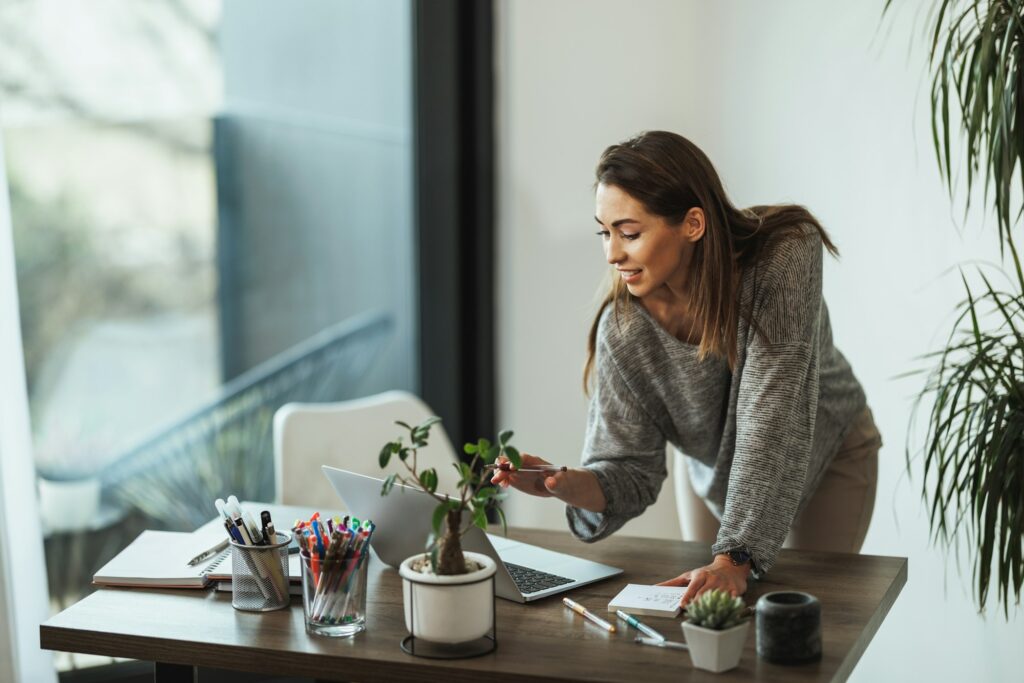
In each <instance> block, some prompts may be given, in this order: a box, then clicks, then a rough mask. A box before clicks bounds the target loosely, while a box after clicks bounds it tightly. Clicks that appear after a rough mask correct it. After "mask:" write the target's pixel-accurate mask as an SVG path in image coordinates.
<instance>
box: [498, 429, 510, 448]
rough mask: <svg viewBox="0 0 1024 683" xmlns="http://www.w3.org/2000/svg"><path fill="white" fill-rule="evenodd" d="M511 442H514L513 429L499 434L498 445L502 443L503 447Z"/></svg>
mask: <svg viewBox="0 0 1024 683" xmlns="http://www.w3.org/2000/svg"><path fill="white" fill-rule="evenodd" d="M511 440H512V430H511V429H506V430H505V431H503V432H502V433H501V434H498V443H500V444H501V445H502V446H505V445H506V444H508V442H509V441H511Z"/></svg>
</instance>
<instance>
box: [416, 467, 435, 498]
mask: <svg viewBox="0 0 1024 683" xmlns="http://www.w3.org/2000/svg"><path fill="white" fill-rule="evenodd" d="M420 485H421V486H422V487H423V488H424V489H426V490H427V491H429V492H430V493H434V492H435V491H437V470H435V469H434V468H433V467H431V468H428V469H425V470H423V471H422V472H420Z"/></svg>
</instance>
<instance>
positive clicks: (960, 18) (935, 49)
mask: <svg viewBox="0 0 1024 683" xmlns="http://www.w3.org/2000/svg"><path fill="white" fill-rule="evenodd" d="M890 4H892V0H888V1H887V2H886V5H885V10H886V11H887V10H888V9H889V6H890ZM935 5H936V6H935V12H934V13H933V14H932V15H931V17H932V19H931V21H933V22H934V23H933V25H932V26H930V27H929V29H930V30H929V33H930V34H931V38H932V39H931V43H930V46H931V47H930V52H929V69H930V71H931V114H932V116H931V120H932V139H933V143H934V148H935V155H936V159H937V161H938V167H939V171H940V174H941V175H942V177H943V178H944V180H945V181H946V185H947V188H948V191H949V193H950V195H952V193H953V182H952V179H953V169H952V164H951V159H952V158H953V157H954V156H959V155H958V154H955V153H954V152H955V150H954V147H957V146H959V145H960V144H961V143H962V144H963V146H964V150H963V151H964V152H965V156H964V161H965V162H966V170H967V173H966V181H967V182H966V185H965V186H964V189H965V193H966V194H965V197H966V204H965V214H966V211H967V210H968V209H969V208H970V196H971V190H972V188H973V187H974V185H975V183H976V182H977V181H978V179H979V176H980V175H983V176H984V180H985V182H984V188H985V192H984V197H985V201H986V202H989V201H990V202H991V204H990V208H992V209H994V210H995V215H996V220H997V224H998V236H999V244H1000V253H1001V255H1002V256H1003V258H1004V259H1005V257H1006V254H1007V252H1009V254H1010V256H1011V259H1012V262H1013V266H1014V274H1013V275H1011V276H1010V287H1011V291H999V290H997V289H996V288H995V287H993V286H992V284H991V282H990V281H989V279H988V278H987V277H986V276H985V274H984V273H980V278H981V281H982V283H983V286H980V287H976V289H975V290H974V291H976V292H978V295H977V296H976V295H975V293H974V291H972V289H971V288H970V287H969V286H968V283H967V280H966V278H965V277H964V276H963V274H962V273H961V278H962V279H963V282H964V287H965V289H966V298H965V300H963V301H962V302H961V303H960V305H959V315H958V316H957V318H956V322H955V323H954V325H953V330H952V332H951V333H950V335H949V338H948V340H947V343H946V347H945V348H944V349H942V350H940V351H937V352H935V353H933V354H930V356H928V358H930V359H932V360H936V359H937V367H935V368H934V369H933V370H931V372H930V373H929V376H928V380H927V382H926V385H925V388H924V389H923V390H922V391H921V393H920V395H919V396H918V399H917V401H916V403H915V410H914V412H915V413H917V412H920V410H921V409H922V407H924V405H925V404H926V399H931V400H932V401H933V403H932V404H931V407H930V409H929V410H928V411H927V412H926V415H927V420H928V424H927V434H926V438H925V442H924V446H923V448H922V451H923V453H924V477H923V479H922V486H921V489H922V497H923V498H924V500H925V504H926V505H927V507H928V508H929V526H930V528H931V533H932V537H933V539H934V540H936V541H938V542H940V543H941V545H942V546H943V547H944V548H946V550H947V551H948V549H949V548H950V547H951V546H953V547H959V544H958V540H959V538H960V536H966V544H965V545H966V547H968V548H969V549H970V555H971V556H972V563H973V575H974V582H975V598H976V600H977V602H978V606H979V608H980V609H981V610H984V609H985V604H986V601H987V599H988V597H989V591H990V586H991V583H992V580H993V578H996V579H997V581H998V599H999V601H1000V602H1001V603H1002V605H1003V611H1004V614H1005V616H1006V618H1007V619H1008V618H1009V606H1010V598H1011V594H1012V596H1013V598H1014V602H1015V603H1019V602H1020V596H1021V589H1022V587H1024V561H1022V559H1021V558H1022V556H1024V475H1021V474H1020V473H1021V472H1022V471H1024V438H1022V430H1024V369H1022V367H1021V366H1022V363H1021V360H1020V359H1021V353H1022V352H1024V276H1022V274H1021V264H1020V259H1019V257H1018V254H1017V250H1016V248H1015V245H1014V241H1013V237H1012V232H1011V228H1014V227H1015V226H1016V224H1017V222H1018V221H1019V220H1020V217H1021V215H1022V211H1024V201H1022V197H1021V193H1020V192H1019V187H1014V185H1016V184H1017V183H1019V182H1020V181H1019V179H1017V178H1015V174H1016V173H1017V172H1018V168H1017V167H1018V165H1022V164H1024V91H1022V90H1021V89H1020V88H1019V87H1018V84H1019V83H1020V82H1021V80H1022V79H1024V64H1022V62H1021V60H1020V57H1019V55H1020V51H1021V49H1024V7H1022V6H1021V5H1020V4H1018V3H1014V2H1007V1H1006V0H938V2H936V3H935ZM951 108H952V109H954V112H953V115H952V116H951V113H950V109H951ZM957 132H959V133H960V136H959V137H957V135H956V133H957ZM990 190H991V192H990ZM988 325H992V326H993V327H991V328H988V327H987V326H988ZM911 425H913V418H912V420H911ZM910 433H913V429H911V430H910V431H909V432H908V445H907V468H908V470H909V469H910V467H911V464H912V458H911V447H910V443H909V438H910V437H909V434H910ZM993 563H994V564H995V571H993Z"/></svg>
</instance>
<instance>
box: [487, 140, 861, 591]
mask: <svg viewBox="0 0 1024 683" xmlns="http://www.w3.org/2000/svg"><path fill="white" fill-rule="evenodd" d="M596 204H597V215H596V219H597V223H598V225H599V228H600V229H599V230H598V232H597V234H598V235H600V236H601V240H602V242H603V244H604V252H605V257H606V259H607V261H608V263H609V264H611V265H612V266H613V267H614V268H615V272H614V273H613V275H614V279H613V281H612V284H611V287H610V289H609V291H608V294H607V296H606V297H605V299H604V303H603V304H602V305H601V308H600V310H599V311H598V314H597V316H596V318H595V320H594V323H593V325H592V327H591V330H590V336H589V343H588V359H587V364H586V369H585V370H584V386H585V388H587V387H591V388H592V389H593V392H592V394H591V397H590V409H589V416H588V422H587V433H586V440H585V447H584V452H583V460H582V466H581V467H579V468H573V469H569V470H568V471H565V472H559V473H557V474H554V475H553V476H544V475H541V474H534V473H527V472H501V471H499V472H497V473H496V474H495V475H494V477H493V479H492V481H494V482H495V483H498V484H500V485H501V486H504V487H508V486H513V487H515V488H517V489H519V490H522V491H525V492H526V493H530V494H533V495H539V496H555V497H557V498H559V499H561V500H563V501H564V502H565V503H567V508H566V514H567V517H568V520H569V527H570V529H571V530H572V532H573V534H575V535H576V536H577V537H579V538H581V539H582V540H584V541H596V540H599V539H601V538H604V537H605V536H607V535H609V534H611V533H612V532H614V531H615V530H616V529H618V528H619V527H621V526H622V525H623V524H624V523H625V522H627V521H628V520H629V519H631V518H633V517H635V516H637V515H639V514H640V513H642V512H643V511H644V509H645V508H647V506H648V505H650V504H651V503H653V502H654V501H655V499H656V497H657V495H658V491H659V490H660V488H661V484H662V482H663V480H664V479H665V476H666V467H665V445H666V442H668V443H671V444H673V445H674V446H675V447H676V448H678V449H679V451H681V452H682V453H684V454H685V455H686V456H688V457H687V458H686V460H687V465H688V467H687V469H688V470H689V475H690V482H691V484H692V487H693V490H694V491H695V492H696V493H697V494H698V495H699V496H700V497H701V498H702V499H703V501H704V504H705V506H706V507H705V506H701V507H702V508H703V509H699V508H698V509H696V512H695V517H696V522H697V525H698V528H699V527H703V529H704V531H703V533H697V534H696V536H698V537H700V536H705V537H709V538H708V539H707V540H711V541H713V544H712V547H711V552H712V555H713V558H712V561H711V562H710V563H709V564H708V565H706V566H703V567H699V568H695V569H689V570H688V571H684V572H683V573H682V574H680V575H679V576H677V577H675V578H673V579H670V580H667V581H665V582H663V584H662V585H677V586H688V588H687V590H686V593H685V594H684V596H683V600H682V602H683V604H684V605H685V604H686V603H688V602H689V601H690V600H692V599H693V598H695V597H697V595H699V594H700V593H702V592H703V591H705V590H709V589H711V588H721V589H724V590H726V591H728V592H730V593H731V594H733V595H740V594H742V593H744V592H745V591H746V589H747V579H748V576H749V575H750V573H751V572H753V574H754V576H755V577H758V576H760V575H762V574H764V573H765V572H767V571H768V570H769V569H771V567H772V565H773V564H774V562H775V559H776V556H777V555H778V552H779V549H780V548H781V547H782V546H783V543H784V542H786V541H787V536H788V537H789V539H788V545H789V546H790V547H799V548H804V549H824V550H836V551H843V552H854V553H855V552H859V551H860V547H861V545H862V544H863V542H864V536H865V534H866V533H867V527H868V524H869V522H870V520H871V513H872V510H873V507H874V495H875V486H876V476H877V457H878V450H879V448H880V446H881V439H880V437H879V435H878V431H877V429H876V428H875V425H874V422H873V420H872V416H871V412H870V410H868V408H867V404H866V400H865V397H864V392H863V390H862V388H861V386H860V384H859V383H858V381H857V379H856V378H855V377H854V375H853V372H852V371H851V369H850V366H849V364H848V363H847V361H846V359H845V358H844V357H843V356H842V354H841V353H840V352H839V351H838V350H837V349H836V348H835V346H833V343H832V328H831V326H830V324H829V318H828V309H827V308H826V306H825V302H824V300H823V299H822V285H821V281H822V250H823V248H824V249H827V250H828V251H829V252H830V253H831V254H833V255H836V253H837V252H836V248H835V246H834V245H833V244H832V241H831V240H830V239H829V237H828V234H827V233H826V232H825V230H824V229H823V228H822V227H821V225H820V224H819V223H818V221H817V220H816V219H815V218H814V217H813V216H812V215H811V214H810V213H809V212H808V211H807V210H806V209H804V208H802V207H799V206H758V207H753V208H751V209H747V210H740V209H737V208H735V207H734V206H733V205H732V203H731V202H730V201H729V199H728V197H726V195H725V190H724V189H723V187H722V184H721V181H720V180H719V178H718V175H717V173H716V172H715V170H714V168H713V167H712V165H711V162H710V161H709V160H708V158H707V157H706V156H705V155H704V153H703V152H701V151H700V150H699V149H698V148H697V147H696V146H695V145H694V144H693V143H691V142H690V141H689V140H687V139H685V138H683V137H681V136H679V135H675V134H673V133H667V132H659V131H655V132H648V133H643V134H641V135H639V136H637V137H635V138H633V139H631V140H629V141H627V142H624V143H622V144H618V145H612V146H611V147H609V148H608V149H607V150H605V152H604V154H603V155H602V156H601V159H600V161H599V163H598V165H597V183H596ZM541 464H546V461H544V460H542V459H540V458H537V457H535V456H530V455H524V456H523V467H527V466H535V465H541ZM709 512H710V514H709Z"/></svg>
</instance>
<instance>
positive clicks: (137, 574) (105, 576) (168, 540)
mask: <svg viewBox="0 0 1024 683" xmlns="http://www.w3.org/2000/svg"><path fill="white" fill-rule="evenodd" d="M223 535H224V529H223V528H221V530H220V536H223ZM217 540H218V538H217V537H216V536H211V535H210V534H200V533H186V532H181V531H150V530H147V531H143V532H142V533H141V534H139V536H138V538H136V539H135V540H134V541H132V542H131V543H130V544H129V545H128V547H127V548H125V549H124V550H122V551H121V552H119V553H118V554H117V555H116V556H114V559H112V560H110V562H107V564H105V565H104V566H103V568H102V569H100V570H99V571H98V572H96V574H94V575H93V577H92V582H93V583H94V584H96V585H98V586H145V587H148V588H205V587H206V585H207V583H209V581H210V574H211V573H213V572H215V571H216V570H217V569H218V568H219V567H220V564H221V563H223V562H224V561H225V559H226V558H228V557H230V554H229V553H223V552H222V553H218V554H216V555H214V556H213V557H211V558H210V559H209V560H207V561H206V562H200V563H199V564H197V565H196V566H194V567H190V566H188V561H189V560H190V559H192V558H193V557H195V556H196V555H198V554H199V553H201V552H202V551H203V550H205V549H207V548H209V547H210V546H212V545H213V544H214V543H216V542H217Z"/></svg>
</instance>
